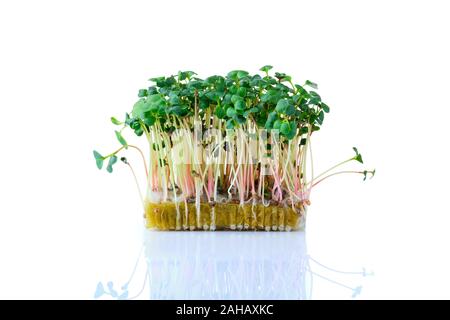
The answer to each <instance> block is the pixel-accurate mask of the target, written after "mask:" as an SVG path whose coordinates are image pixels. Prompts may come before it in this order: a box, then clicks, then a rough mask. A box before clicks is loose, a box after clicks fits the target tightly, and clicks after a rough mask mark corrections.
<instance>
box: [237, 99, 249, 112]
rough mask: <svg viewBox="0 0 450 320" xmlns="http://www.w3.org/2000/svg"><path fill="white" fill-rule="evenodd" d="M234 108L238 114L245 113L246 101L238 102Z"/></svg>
mask: <svg viewBox="0 0 450 320" xmlns="http://www.w3.org/2000/svg"><path fill="white" fill-rule="evenodd" d="M234 107H235V108H236V111H238V112H242V111H244V110H245V107H246V105H245V102H244V100H238V101H236V103H235V104H234Z"/></svg>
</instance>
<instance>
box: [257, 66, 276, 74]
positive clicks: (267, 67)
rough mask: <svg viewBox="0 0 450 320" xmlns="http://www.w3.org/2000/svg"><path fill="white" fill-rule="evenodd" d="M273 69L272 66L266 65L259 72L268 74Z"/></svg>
mask: <svg viewBox="0 0 450 320" xmlns="http://www.w3.org/2000/svg"><path fill="white" fill-rule="evenodd" d="M272 68H273V67H272V66H269V65H266V66H264V67H262V68H260V69H259V70H260V71H262V72H266V73H267V72H269V70H270V69H272Z"/></svg>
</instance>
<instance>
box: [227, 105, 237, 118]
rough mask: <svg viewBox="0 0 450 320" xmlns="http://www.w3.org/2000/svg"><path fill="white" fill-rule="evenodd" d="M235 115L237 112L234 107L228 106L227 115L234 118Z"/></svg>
mask: <svg viewBox="0 0 450 320" xmlns="http://www.w3.org/2000/svg"><path fill="white" fill-rule="evenodd" d="M236 115H237V112H236V110H235V109H234V108H232V107H230V108H228V109H227V116H228V117H229V118H234V117H236Z"/></svg>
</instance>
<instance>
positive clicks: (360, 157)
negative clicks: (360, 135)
mask: <svg viewBox="0 0 450 320" xmlns="http://www.w3.org/2000/svg"><path fill="white" fill-rule="evenodd" d="M353 150H354V151H355V153H356V156H355V157H354V158H353V159H354V160H356V161H358V162H361V163H364V162H363V159H362V155H361V154H360V153H359V151H358V149H356V148H355V147H353Z"/></svg>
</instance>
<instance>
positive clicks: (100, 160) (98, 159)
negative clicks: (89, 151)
mask: <svg viewBox="0 0 450 320" xmlns="http://www.w3.org/2000/svg"><path fill="white" fill-rule="evenodd" d="M93 153H94V158H95V162H96V164H97V168H99V169H101V168H102V167H103V160H104V159H105V158H104V157H103V156H102V155H101V154H100V153H98V152H97V151H95V150H94V152H93Z"/></svg>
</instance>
